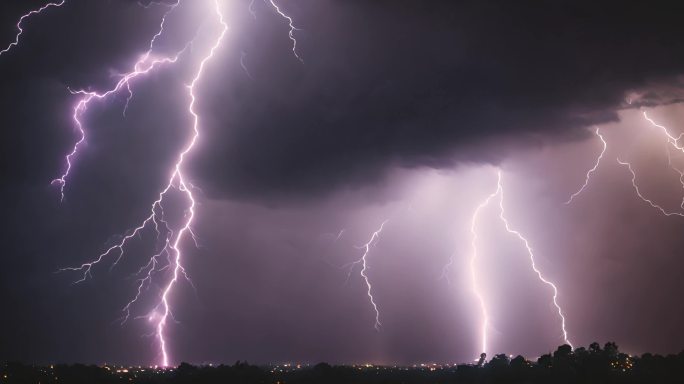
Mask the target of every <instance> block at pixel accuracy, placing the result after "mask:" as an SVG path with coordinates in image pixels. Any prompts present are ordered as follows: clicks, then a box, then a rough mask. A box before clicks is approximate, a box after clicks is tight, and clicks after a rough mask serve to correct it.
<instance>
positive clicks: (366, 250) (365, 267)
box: [340, 219, 389, 331]
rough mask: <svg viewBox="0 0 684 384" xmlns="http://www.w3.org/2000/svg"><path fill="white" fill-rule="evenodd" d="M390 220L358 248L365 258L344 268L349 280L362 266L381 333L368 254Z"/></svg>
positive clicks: (376, 328) (376, 325) (377, 326)
mask: <svg viewBox="0 0 684 384" xmlns="http://www.w3.org/2000/svg"><path fill="white" fill-rule="evenodd" d="M388 221H389V219H388V220H385V221H383V222H382V224H380V228H378V230H376V231H375V232H373V234H372V235H371V237H370V240H368V242H367V243H366V244H364V245H362V246H361V247H358V248H359V249H362V250H363V256H361V258H359V259H358V260H356V261H354V262H351V263H349V264H347V265H345V266H344V267H348V268H349V274H348V276H347V279H349V278H350V277H351V274H352V272H353V270H354V268H355V267H356V266H357V265H361V266H362V268H361V277H362V278H363V280H364V282H365V283H366V289H367V292H366V293H367V295H368V300H369V301H370V303H371V306H372V307H373V310H374V311H375V325H374V327H375V330H376V331H380V327H381V326H382V323H381V322H380V311H379V310H378V305H377V303H376V302H375V298H374V297H373V286H372V285H371V282H370V279H369V278H368V269H369V267H368V254H369V253H370V250H371V247H373V246H374V245H375V244H377V242H378V239H379V238H380V234H381V233H382V230H383V229H384V228H385V224H387V222H388ZM341 235H342V232H340V236H341Z"/></svg>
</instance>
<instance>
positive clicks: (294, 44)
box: [267, 0, 304, 63]
mask: <svg viewBox="0 0 684 384" xmlns="http://www.w3.org/2000/svg"><path fill="white" fill-rule="evenodd" d="M267 1H268V2H269V3H270V4H271V6H272V7H273V9H274V10H275V11H276V12H277V13H278V14H279V15H280V17H282V18H283V19H285V20H286V21H287V25H288V26H289V27H290V32H288V36H289V37H290V40H291V41H292V53H293V54H294V55H295V57H296V58H297V59H298V60H299V61H301V62H302V63H303V62H304V60H303V59H302V58H301V57H300V56H299V54H298V53H297V39H296V38H295V35H294V33H295V31H299V29H298V28H297V27H295V25H294V21H293V20H292V17H290V16H288V15H287V14H286V13H285V12H283V11H282V10H281V9H280V7H279V6H278V4H276V2H275V0H267Z"/></svg>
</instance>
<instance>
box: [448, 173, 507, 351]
mask: <svg viewBox="0 0 684 384" xmlns="http://www.w3.org/2000/svg"><path fill="white" fill-rule="evenodd" d="M500 192H501V172H499V182H498V183H497V187H496V191H494V192H493V193H491V194H489V196H487V198H486V199H485V200H483V201H482V202H481V203H480V204H479V205H478V206H477V208H475V212H474V213H473V217H472V219H471V220H470V234H471V242H470V245H471V254H470V262H469V266H470V280H471V284H472V291H473V294H475V297H476V298H477V301H478V303H479V305H480V314H481V315H482V325H481V326H480V340H481V341H480V350H481V351H482V352H483V353H487V331H488V329H489V315H488V314H487V304H486V303H485V299H484V296H482V293H481V292H480V287H479V284H478V279H477V268H476V263H477V258H478V253H477V239H478V235H477V220H478V218H479V216H480V211H482V210H483V209H485V208H486V207H487V206H488V205H489V203H490V202H491V201H492V199H494V198H495V197H496V196H497V195H498V194H499V193H500ZM452 262H453V258H452V260H450V261H449V264H451V263H452Z"/></svg>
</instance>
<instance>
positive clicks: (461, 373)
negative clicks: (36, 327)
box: [0, 343, 684, 384]
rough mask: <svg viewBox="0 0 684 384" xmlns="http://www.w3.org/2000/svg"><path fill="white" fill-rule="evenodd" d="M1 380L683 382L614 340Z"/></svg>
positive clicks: (48, 372) (68, 371) (681, 364)
mask: <svg viewBox="0 0 684 384" xmlns="http://www.w3.org/2000/svg"><path fill="white" fill-rule="evenodd" d="M4 383H34V384H35V383H41V384H47V383H54V384H57V383H61V384H71V383H79V384H80V383H83V384H86V383H87V384H108V383H160V384H161V383H193V384H202V383H240V384H252V383H254V384H256V383H264V384H289V383H291V384H296V383H323V384H327V383H330V384H337V383H339V384H343V383H344V384H352V383H388V384H389V383H397V384H398V383H406V384H414V383H415V384H418V383H420V384H438V383H653V384H660V383H684V352H681V353H679V354H678V355H668V356H660V355H651V354H648V353H647V354H644V355H642V356H629V355H627V354H624V353H621V352H620V351H619V350H618V347H617V345H615V343H607V344H606V345H605V346H604V347H603V348H601V346H600V345H599V344H597V343H594V344H591V345H590V346H589V348H588V349H586V348H577V349H575V350H574V351H573V350H572V348H570V346H568V345H563V346H560V347H558V349H557V350H556V352H554V353H553V354H548V355H544V356H542V357H540V358H538V359H537V360H536V361H530V360H527V359H525V358H524V357H522V356H517V357H515V358H512V359H511V358H510V357H508V356H506V355H495V356H493V357H492V358H491V359H489V360H487V359H485V358H483V359H480V361H479V362H478V363H474V364H462V365H437V364H421V365H417V366H411V367H388V366H372V365H363V366H331V365H328V364H326V363H320V364H317V365H315V366H300V365H290V364H286V365H277V366H255V365H249V364H248V363H243V362H237V363H235V364H234V365H219V366H193V365H190V364H186V363H183V364H181V365H180V366H178V367H175V368H167V369H162V368H154V367H120V366H109V365H107V366H94V365H90V366H86V365H79V364H76V365H54V366H47V367H42V366H32V365H26V364H20V363H3V364H2V366H1V368H0V384H4Z"/></svg>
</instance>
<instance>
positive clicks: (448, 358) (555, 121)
mask: <svg viewBox="0 0 684 384" xmlns="http://www.w3.org/2000/svg"><path fill="white" fill-rule="evenodd" d="M44 3H45V2H44V1H38V0H35V1H34V0H31V1H23V0H22V1H19V0H15V1H3V2H2V4H0V40H1V41H2V44H0V45H3V46H4V44H5V42H7V44H9V43H10V42H11V41H13V39H14V36H15V35H16V23H17V20H19V18H20V17H21V15H23V14H25V13H26V12H28V11H29V10H31V9H36V8H39V7H41V6H42V5H44ZM205 3H206V4H205ZM276 3H277V4H278V6H279V7H280V9H282V10H283V11H284V12H286V13H287V15H288V16H289V17H291V18H292V23H293V25H294V26H295V29H293V30H292V31H291V28H290V26H289V24H288V21H287V19H285V18H284V17H283V16H282V15H280V14H279V13H278V12H276V9H275V7H273V6H272V2H270V1H263V0H255V1H249V0H244V1H242V0H235V1H229V0H226V1H220V4H221V9H222V11H223V14H224V15H225V19H226V20H225V21H226V23H227V25H228V27H229V28H228V31H227V34H226V36H225V41H223V43H222V44H221V46H220V47H219V49H217V50H216V52H215V55H214V56H213V57H212V59H211V61H210V62H207V65H206V67H205V69H204V73H203V77H202V78H201V79H200V81H198V82H197V84H196V96H197V101H196V105H195V110H196V112H197V115H198V116H199V124H200V127H201V135H200V136H199V138H198V140H197V143H196V146H195V148H194V150H193V151H192V152H191V153H189V154H188V157H187V160H186V163H185V168H184V169H185V173H186V175H187V179H188V180H187V181H188V186H189V187H188V188H191V189H192V190H193V194H194V196H195V199H196V201H197V208H196V216H195V218H194V222H193V228H192V231H193V234H194V237H195V239H194V240H195V241H194V242H193V241H185V242H184V243H183V244H182V246H183V250H184V252H185V255H184V257H185V268H186V269H187V273H188V275H189V276H190V277H191V279H192V284H190V283H189V282H187V281H185V280H183V281H181V282H179V284H178V288H177V289H176V290H175V292H176V293H177V295H176V296H175V297H174V299H173V302H174V311H173V321H170V325H169V328H168V337H169V340H170V342H169V350H170V352H171V353H172V356H173V357H172V361H171V362H172V363H178V362H180V361H181V360H188V361H192V362H199V363H201V362H226V361H227V362H232V361H235V360H237V359H242V360H244V359H248V360H249V361H250V362H256V363H261V362H263V363H267V362H283V361H307V362H316V361H320V360H327V361H330V362H342V363H356V362H366V361H371V362H379V363H414V362H422V361H440V362H453V361H466V360H471V359H472V358H473V357H474V356H477V355H478V354H479V353H480V352H482V351H481V350H480V349H481V347H480V339H479V337H480V336H479V335H480V333H481V321H482V319H481V310H480V307H479V306H478V301H477V298H476V297H475V296H474V295H473V292H472V279H471V278H472V276H471V274H470V270H469V260H470V258H471V254H472V242H473V240H472V236H471V235H472V230H473V228H474V226H473V225H472V223H473V221H472V218H473V212H474V210H475V209H476V207H477V206H478V204H481V203H482V202H483V201H484V199H486V198H487V196H488V195H489V194H491V193H494V192H495V191H497V170H498V169H501V170H502V184H503V188H505V193H504V195H503V196H505V197H504V198H503V202H502V204H503V205H505V210H506V219H507V220H508V222H509V223H510V225H511V226H512V227H513V228H515V229H516V230H518V231H520V233H522V234H524V236H525V237H526V238H527V239H528V240H529V242H530V244H531V246H532V248H533V249H534V252H535V257H536V261H537V265H538V267H539V268H540V270H541V271H543V272H544V276H545V278H548V279H550V280H552V281H554V282H555V284H556V285H557V287H558V293H559V294H558V302H559V303H560V304H561V306H562V307H563V313H564V314H565V316H566V317H567V327H568V332H569V333H570V336H571V338H572V340H573V342H574V343H575V344H578V345H583V344H588V343H589V342H591V341H594V340H598V341H602V342H603V341H608V340H615V341H617V342H618V344H620V345H621V346H624V348H625V349H626V350H627V351H628V352H634V353H640V352H644V351H647V350H648V351H651V352H673V351H677V350H679V349H681V346H682V342H684V329H682V328H681V323H682V321H684V308H683V307H682V306H681V304H680V302H679V299H678V298H679V293H680V292H681V291H682V289H684V283H683V282H682V281H681V279H680V278H679V276H678V273H677V271H680V270H681V268H682V267H684V262H683V261H682V260H681V257H680V252H679V250H680V249H681V247H682V246H684V242H683V241H682V239H681V230H682V229H684V218H683V217H680V216H677V215H673V216H664V215H661V214H660V212H659V211H658V210H656V209H654V208H653V207H652V206H649V204H647V202H645V201H643V200H641V199H640V198H639V196H637V195H636V194H635V189H634V186H633V185H632V182H633V181H634V182H635V183H637V182H638V183H639V187H640V188H639V192H640V193H641V194H642V195H643V196H647V197H648V198H649V199H652V201H655V202H656V203H657V204H659V205H662V206H663V207H664V208H665V209H666V210H667V211H677V210H679V211H682V208H681V203H682V193H683V191H682V184H681V182H680V180H681V179H682V174H681V172H680V173H679V174H678V173H677V172H674V171H677V169H678V168H677V164H678V163H677V162H681V160H682V159H681V154H682V153H681V152H682V150H680V151H679V152H677V150H675V151H674V152H672V151H671V148H670V147H669V146H668V141H667V139H666V138H664V136H663V134H662V132H661V130H660V129H659V128H658V127H656V126H654V125H652V124H651V123H649V122H648V121H647V120H645V119H644V117H643V112H644V111H649V114H648V116H650V117H652V118H653V119H654V121H657V122H658V123H659V124H662V125H663V126H666V127H667V129H671V131H672V134H673V135H674V137H677V136H678V135H679V133H680V132H682V131H683V130H682V129H681V125H682V122H684V109H683V108H682V107H681V105H680V104H679V103H680V101H681V88H682V77H681V76H682V75H683V74H684V39H683V38H682V37H684V29H682V24H681V20H680V15H681V14H682V12H683V11H684V4H681V3H676V2H671V1H668V2H665V1H663V2H658V1H656V2H651V3H649V4H643V3H637V2H622V1H602V2H591V1H552V2H535V1H505V0H501V1H495V0H491V1H479V0H478V1H474V0H473V1H447V0H443V1H442V0H435V1H418V0H414V1H410V0H392V1H390V0H376V1H367V0H280V1H276ZM174 4H175V2H174V1H162V2H159V1H142V2H138V1H133V0H115V1H113V0H67V1H66V2H65V4H64V5H63V6H61V7H58V8H57V7H53V8H51V9H49V10H48V12H44V13H41V14H39V15H34V16H32V17H31V18H30V19H28V20H26V22H25V25H24V27H25V28H24V31H23V34H22V35H21V43H20V44H18V45H17V46H16V47H14V48H13V49H12V50H11V51H10V52H9V53H8V54H3V55H1V56H0V76H2V87H0V99H1V100H2V102H1V103H0V126H1V127H2V129H1V130H0V135H1V136H0V156H1V162H0V164H1V169H0V172H1V174H2V180H3V182H2V184H0V201H2V202H3V205H2V209H1V212H2V215H3V220H2V231H1V232H0V242H1V243H2V244H3V245H4V246H3V252H2V253H3V256H2V258H3V268H0V302H2V303H3V311H2V315H0V325H2V328H3V329H5V330H12V331H11V332H2V333H0V360H2V359H6V358H8V359H20V360H21V359H23V360H29V361H35V362H55V361H58V362H59V361H64V362H74V361H82V362H93V363H102V362H105V361H108V362H121V363H140V362H158V361H159V352H158V347H157V344H158V341H157V340H156V339H155V336H154V332H153V329H151V327H150V321H152V322H154V320H155V319H154V316H150V315H149V314H148V313H147V312H146V309H147V308H149V307H151V306H152V307H153V306H154V305H155V304H154V303H155V300H156V297H155V292H159V291H160V289H161V288H163V286H161V285H162V284H161V283H162V282H161V281H153V282H152V283H151V284H150V288H149V292H150V294H149V295H148V296H149V297H148V296H145V298H144V299H141V301H140V303H138V304H139V306H136V307H135V308H134V311H133V312H134V313H133V315H132V317H133V319H132V320H131V321H129V322H127V323H126V324H124V325H123V326H122V325H121V322H120V321H118V319H119V318H120V316H121V308H122V307H123V306H124V305H125V304H126V303H127V302H128V301H129V300H130V297H131V295H135V293H136V283H135V282H136V280H135V278H134V277H131V276H132V274H134V273H135V272H136V271H137V270H138V269H139V268H140V267H141V266H142V265H144V264H145V262H146V260H147V259H148V258H149V255H150V254H153V253H154V252H156V251H158V249H156V248H155V246H156V245H158V244H156V243H155V240H154V239H155V234H154V232H153V231H152V230H151V229H149V228H148V229H146V231H145V232H144V233H141V235H140V237H134V238H133V240H132V242H131V243H130V246H129V247H128V248H127V250H126V254H125V257H122V260H121V263H120V264H118V265H117V266H116V268H111V269H110V267H109V265H106V266H105V265H102V266H99V267H98V268H95V269H93V271H92V278H88V279H87V280H86V281H84V282H82V283H79V284H72V283H73V282H74V280H78V278H79V277H80V276H76V275H72V274H69V273H55V271H59V270H60V269H62V268H64V267H68V266H74V265H76V266H78V265H81V263H83V262H85V261H87V260H91V259H93V257H96V256H97V255H98V254H100V253H101V252H102V251H103V250H106V249H107V248H108V247H110V246H112V245H113V244H116V243H117V242H118V241H120V239H121V236H122V235H126V234H127V232H126V229H127V228H134V227H135V226H136V225H138V224H139V223H140V222H141V221H142V220H144V219H145V217H146V215H147V214H149V210H150V203H151V202H153V201H155V199H157V198H158V196H159V192H160V190H161V189H163V188H164V186H165V185H166V184H167V183H168V180H169V175H170V173H171V169H172V167H173V164H174V162H175V161H177V156H178V154H179V152H181V151H182V150H183V148H185V145H186V142H187V140H188V139H189V137H190V132H189V129H188V127H190V126H192V123H193V119H192V115H191V114H189V113H188V101H189V97H188V84H190V83H191V81H192V80H193V78H194V76H195V74H196V71H197V64H198V63H199V62H200V61H201V60H202V59H203V58H204V57H205V56H206V55H207V52H209V49H210V48H211V46H212V43H213V40H211V39H214V38H215V37H216V36H217V34H218V33H219V32H220V28H219V27H220V25H219V24H218V23H217V22H216V20H215V18H212V17H213V14H212V13H211V9H212V7H211V4H213V1H212V0H202V1H200V0H197V1H195V0H185V1H183V0H181V1H180V2H179V4H178V5H177V6H175V8H173V12H169V13H168V14H167V12H168V11H169V9H170V7H174ZM207 4H209V5H207ZM164 15H167V17H166V20H165V33H164V34H163V35H161V36H160V37H159V39H157V40H156V41H155V46H154V53H155V54H158V55H172V54H174V53H177V52H179V51H182V52H183V54H182V59H181V60H179V62H178V63H177V64H176V65H168V66H160V68H158V69H156V70H155V71H153V73H150V74H149V75H146V76H143V77H140V78H139V79H137V78H136V79H135V80H134V81H132V83H131V87H132V89H133V90H134V95H133V97H131V98H130V100H128V99H127V96H128V93H126V92H123V93H121V94H117V95H114V96H112V97H110V98H107V99H106V100H103V101H98V102H94V103H93V104H92V105H91V106H90V107H89V109H88V111H87V113H85V114H83V116H82V118H83V121H84V122H85V123H86V124H85V125H86V126H87V140H86V141H85V142H84V144H83V146H82V147H81V148H80V151H79V153H78V156H77V157H76V158H75V160H76V161H75V162H74V166H73V168H72V169H71V171H70V174H69V182H68V183H67V184H66V185H65V189H64V190H65V198H64V201H62V202H61V201H60V191H59V186H55V185H50V181H51V180H53V179H54V178H55V177H59V176H60V175H61V174H62V173H63V172H64V169H65V157H64V156H65V154H67V153H69V151H71V149H72V148H73V145H74V143H75V142H76V141H77V140H78V134H77V131H76V129H75V126H74V119H73V116H72V115H73V111H74V104H75V102H76V100H77V98H76V97H77V95H74V94H73V93H72V92H73V91H74V90H85V91H102V90H105V89H109V88H111V87H113V86H114V84H115V83H116V82H117V81H118V80H119V78H120V76H121V75H122V74H124V73H126V72H128V71H130V70H131V66H132V65H133V63H135V60H137V59H138V58H139V57H140V56H141V55H143V54H144V53H145V52H146V51H147V50H148V49H149V47H150V39H151V37H152V36H154V35H155V33H157V32H158V30H159V27H160V21H161V19H162V18H163V17H164ZM290 32H292V33H293V36H294V37H295V38H296V42H297V45H296V54H297V56H299V57H301V59H302V60H301V61H300V60H299V59H298V57H297V56H295V55H294V54H293V45H292V41H291V39H290V37H289V33H290ZM190 41H192V42H193V43H192V44H190ZM127 103H128V104H127ZM124 109H125V114H124V113H123V110H124ZM597 127H598V128H600V129H601V131H600V132H601V133H602V135H603V136H602V137H605V139H606V142H607V146H606V149H605V154H604V156H603V157H602V158H601V160H602V162H601V163H600V164H599V165H598V166H597V167H596V169H595V172H593V173H592V174H591V179H590V180H589V183H588V184H587V187H586V189H585V190H583V192H582V194H581V195H578V196H576V197H574V199H573V202H572V204H570V205H565V204H563V203H564V202H565V201H567V200H568V198H569V197H570V195H571V194H572V193H574V192H575V191H577V189H578V188H579V187H581V186H582V184H583V183H584V182H585V178H586V174H587V171H588V170H590V169H591V168H592V167H593V166H594V165H595V161H596V159H597V156H599V154H600V153H601V151H602V143H601V141H600V140H599V138H598V137H597V136H596V135H595V134H594V132H596V128H597ZM676 144H677V145H678V144H679V143H676ZM671 152H672V153H671ZM677 155H680V156H679V157H678V156H677ZM618 157H619V158H620V159H621V161H629V162H630V164H631V165H632V166H633V168H632V170H633V171H634V174H635V176H634V180H632V174H631V173H630V170H629V169H627V168H626V167H625V166H623V165H621V164H619V163H618V162H617V161H616V159H617V158H618ZM673 164H674V165H673ZM679 169H681V168H679ZM179 189H180V188H179ZM165 204H167V205H166V206H165V209H168V212H169V214H168V215H169V216H168V217H167V220H168V223H169V224H168V225H169V226H171V227H174V226H175V227H178V226H179V225H181V224H180V223H183V222H184V221H183V220H184V219H185V217H186V216H184V214H185V215H186V214H187V212H184V211H183V209H182V207H183V205H184V204H186V201H185V200H183V198H182V196H181V197H178V196H175V197H173V196H170V197H169V200H168V201H167V202H165ZM498 204H499V203H498V200H497V201H495V202H494V203H493V204H491V205H490V206H487V207H485V208H483V209H482V211H481V213H480V216H479V217H478V220H477V226H476V228H475V229H476V230H477V239H478V240H477V244H476V245H477V254H478V257H479V258H478V259H477V267H478V268H477V272H478V273H477V276H478V286H479V287H481V291H482V292H481V294H482V296H483V297H484V298H485V299H486V303H487V309H488V311H487V312H488V317H489V322H490V324H489V326H488V328H487V329H488V332H487V334H488V339H489V340H488V343H489V344H490V347H489V348H490V349H491V350H492V351H493V352H506V353H509V352H510V353H515V354H518V353H527V354H529V355H531V356H534V355H539V354H541V353H545V352H547V351H548V350H550V349H551V348H554V347H555V346H557V345H558V344H560V343H562V342H563V335H562V334H561V330H560V325H559V319H558V314H557V311H556V308H555V307H554V305H553V303H552V301H551V295H552V293H553V292H552V291H550V290H549V287H548V286H547V285H545V284H543V283H541V282H540V280H539V279H538V278H537V275H536V274H535V272H534V271H533V270H532V269H531V268H530V264H529V260H528V254H527V252H526V249H525V247H524V245H521V242H520V239H518V238H517V237H515V236H512V235H511V233H510V231H507V229H506V227H505V226H504V224H503V223H502V220H501V219H500V216H499V214H500V213H499V210H498V209H499V206H498ZM174 208H175V209H174ZM383 223H384V225H383ZM381 225H382V229H383V230H382V233H381V234H379V235H378V236H377V238H374V239H373V240H374V243H373V244H372V245H371V246H365V245H366V244H367V242H368V241H369V239H371V236H372V235H373V234H374V232H375V231H377V230H378V228H379V227H381ZM146 240H148V241H146ZM194 243H196V244H194ZM365 251H367V252H368V254H367V255H366V261H367V267H368V268H367V269H364V270H363V274H364V275H365V276H366V277H367V279H368V280H366V281H364V275H361V274H360V271H361V268H356V269H353V270H351V271H350V270H349V267H350V266H352V267H358V264H354V262H355V261H357V260H359V258H360V257H362V256H364V252H365ZM114 258H116V257H114ZM450 260H451V262H450ZM445 265H449V268H446V269H445V268H444V267H445ZM445 270H446V271H447V273H448V276H446V278H440V276H442V277H444V273H445V272H444V271H445ZM163 273H164V272H163V271H161V272H160V275H162V274H163ZM368 282H370V283H371V284H372V290H370V285H369V284H367V283H368ZM369 292H371V293H372V294H373V299H374V303H377V310H378V311H379V312H380V314H381V319H382V327H378V328H379V329H380V330H379V331H377V330H376V329H375V327H374V322H375V316H376V314H375V312H374V308H373V307H371V306H370V303H369V300H368V299H369V298H368V296H367V295H368V294H369Z"/></svg>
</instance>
